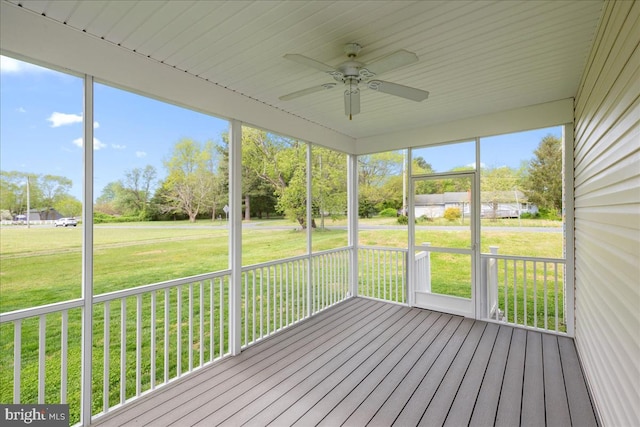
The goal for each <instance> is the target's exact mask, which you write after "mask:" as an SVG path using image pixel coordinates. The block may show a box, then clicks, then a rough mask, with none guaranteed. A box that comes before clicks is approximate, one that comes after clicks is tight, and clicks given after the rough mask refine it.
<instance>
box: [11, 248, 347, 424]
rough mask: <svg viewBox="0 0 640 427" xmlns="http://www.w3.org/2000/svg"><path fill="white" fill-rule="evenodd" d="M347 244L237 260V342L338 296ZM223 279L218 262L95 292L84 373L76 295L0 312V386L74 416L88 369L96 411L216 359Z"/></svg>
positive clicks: (224, 340)
mask: <svg viewBox="0 0 640 427" xmlns="http://www.w3.org/2000/svg"><path fill="white" fill-rule="evenodd" d="M351 250H352V249H351V248H340V249H335V250H329V251H324V252H317V253H314V254H312V255H311V256H309V255H304V256H299V257H293V258H288V259H284V260H278V261H273V262H268V263H263V264H258V265H253V266H247V267H243V268H242V276H241V277H242V283H241V286H240V288H241V295H242V299H241V324H240V325H239V327H240V328H241V331H240V334H241V343H242V345H243V347H246V346H248V345H251V344H253V343H255V342H257V341H259V340H261V339H263V338H265V337H267V336H269V335H272V334H273V333H275V332H277V331H279V330H281V329H283V328H286V327H287V326H290V325H292V324H294V323H296V322H299V321H300V320H302V319H304V318H307V317H309V316H311V315H313V314H315V313H317V312H319V311H322V310H324V309H326V308H327V307H329V306H331V305H333V304H336V303H338V302H340V301H342V300H344V299H346V298H347V297H348V296H349V293H348V290H349V271H350V258H351ZM310 266H311V268H310ZM230 278H231V272H230V271H229V270H226V271H221V272H215V273H209V274H202V275H198V276H192V277H187V278H181V279H178V280H171V281H167V282H161V283H156V284H152V285H146V286H141V287H137V288H132V289H126V290H122V291H117V292H112V293H107V294H101V295H97V296H94V298H93V345H92V363H91V365H92V368H91V372H84V373H83V372H82V357H83V351H82V348H81V343H82V339H81V337H82V316H83V306H84V301H83V300H82V299H76V300H72V301H66V302H62V303H56V304H51V305H47V306H41V307H34V308H29V309H25V310H17V311H13V312H9V313H5V314H1V315H0V336H1V337H2V344H3V353H2V354H1V355H0V357H2V358H3V362H2V366H5V367H6V366H13V376H12V377H13V382H12V384H3V388H6V387H13V402H14V403H25V402H34V403H35V402H36V401H37V402H38V403H68V404H69V407H70V416H71V419H72V420H74V421H79V419H80V406H81V377H82V375H86V374H90V375H91V376H92V408H91V409H89V408H87V410H90V411H92V412H91V413H92V416H93V418H94V419H95V418H98V417H100V416H102V415H104V414H106V413H108V412H110V411H111V410H113V409H114V408H116V407H120V406H122V405H124V404H126V403H128V402H130V401H132V400H135V399H137V398H139V397H140V396H142V395H144V394H145V393H147V392H149V391H151V390H154V389H156V388H158V387H160V386H162V385H164V384H167V383H170V382H171V381H173V380H175V379H177V378H180V377H181V376H183V375H185V374H187V373H189V372H192V371H195V370H197V369H200V368H202V367H203V366H206V365H207V364H209V363H211V362H213V361H216V360H218V359H220V358H223V357H225V356H227V355H228V354H230V347H229V342H230V341H229V334H230V333H231V329H230V328H231V319H230V316H229V314H228V313H229V312H230V307H229V304H230V299H229V297H230V290H231V288H230ZM85 368H86V366H85ZM34 373H37V375H36V374H34ZM36 376H37V382H36V381H32V380H31V378H35V377H36ZM5 378H6V377H5ZM25 379H26V380H25Z"/></svg>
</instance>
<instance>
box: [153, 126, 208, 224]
mask: <svg viewBox="0 0 640 427" xmlns="http://www.w3.org/2000/svg"><path fill="white" fill-rule="evenodd" d="M210 156H211V153H210V152H209V151H208V150H206V149H205V147H204V146H203V145H202V144H200V143H198V142H197V141H194V140H192V139H189V138H183V139H181V140H180V141H178V142H177V143H176V144H175V146H174V148H173V153H172V156H171V157H170V158H169V159H168V160H166V161H165V162H164V165H165V167H166V169H167V172H168V176H167V178H166V180H165V181H164V183H163V187H164V189H165V190H166V191H165V192H164V204H163V209H162V210H163V211H164V212H174V213H180V212H184V213H185V214H187V215H188V216H189V221H191V222H195V220H196V217H197V216H198V213H200V211H201V210H202V209H204V208H206V207H208V206H210V205H211V203H210V201H209V200H210V196H211V193H212V186H213V176H212V174H211V171H210V170H209V168H208V167H207V166H208V165H207V162H209V160H210Z"/></svg>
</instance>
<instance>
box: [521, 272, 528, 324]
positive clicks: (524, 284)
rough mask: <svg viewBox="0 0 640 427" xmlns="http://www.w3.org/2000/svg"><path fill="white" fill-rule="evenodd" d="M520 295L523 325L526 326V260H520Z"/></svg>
mask: <svg viewBox="0 0 640 427" xmlns="http://www.w3.org/2000/svg"><path fill="white" fill-rule="evenodd" d="M522 266H523V270H522V276H523V278H522V297H523V301H524V304H523V309H524V317H523V319H524V326H527V261H522Z"/></svg>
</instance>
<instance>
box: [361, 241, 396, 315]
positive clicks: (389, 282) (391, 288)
mask: <svg viewBox="0 0 640 427" xmlns="http://www.w3.org/2000/svg"><path fill="white" fill-rule="evenodd" d="M407 257H408V250H407V249H399V248H383V247H374V246H361V247H360V248H359V249H358V295H359V296H365V297H370V298H376V299H380V300H384V301H394V302H398V303H402V304H405V303H406V302H407V273H406V272H407Z"/></svg>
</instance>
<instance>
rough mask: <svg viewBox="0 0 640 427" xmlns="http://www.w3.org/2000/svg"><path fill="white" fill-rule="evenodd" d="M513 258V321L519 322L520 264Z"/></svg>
mask: <svg viewBox="0 0 640 427" xmlns="http://www.w3.org/2000/svg"><path fill="white" fill-rule="evenodd" d="M516 262H517V261H516V260H515V259H514V260H513V323H518V278H517V273H518V266H517V264H516Z"/></svg>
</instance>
